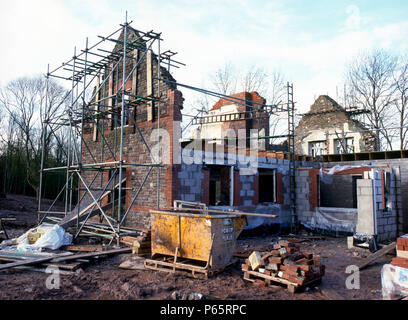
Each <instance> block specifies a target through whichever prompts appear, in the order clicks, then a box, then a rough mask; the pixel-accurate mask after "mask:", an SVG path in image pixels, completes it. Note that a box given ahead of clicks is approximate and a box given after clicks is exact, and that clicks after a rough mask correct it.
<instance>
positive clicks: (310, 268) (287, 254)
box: [242, 239, 325, 286]
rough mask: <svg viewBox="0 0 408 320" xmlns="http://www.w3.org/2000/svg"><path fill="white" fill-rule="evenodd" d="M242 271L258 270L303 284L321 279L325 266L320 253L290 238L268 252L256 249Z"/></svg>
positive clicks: (299, 284)
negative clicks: (309, 250) (307, 248)
mask: <svg viewBox="0 0 408 320" xmlns="http://www.w3.org/2000/svg"><path fill="white" fill-rule="evenodd" d="M242 271H244V272H245V271H256V272H260V273H263V274H265V275H267V276H272V277H275V278H282V279H285V280H287V281H289V282H292V283H294V284H296V285H298V286H302V285H304V284H307V283H308V282H311V281H313V280H316V279H320V278H321V277H322V276H323V275H324V273H325V266H324V265H323V264H321V263H320V256H319V255H313V254H312V253H310V252H306V251H303V250H301V249H300V245H299V243H298V241H297V239H288V240H281V241H279V243H277V244H275V245H274V246H273V250H272V251H270V252H268V253H264V254H260V253H259V252H257V251H254V252H253V253H252V254H251V255H250V256H249V258H248V259H246V260H245V264H243V265H242Z"/></svg>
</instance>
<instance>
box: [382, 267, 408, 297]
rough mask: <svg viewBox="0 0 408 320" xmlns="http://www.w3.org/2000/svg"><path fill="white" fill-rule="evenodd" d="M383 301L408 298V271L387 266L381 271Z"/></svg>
mask: <svg viewBox="0 0 408 320" xmlns="http://www.w3.org/2000/svg"><path fill="white" fill-rule="evenodd" d="M381 285H382V295H383V300H393V299H399V298H404V297H408V269H405V268H401V267H398V266H394V265H392V264H385V265H383V267H382V270H381Z"/></svg>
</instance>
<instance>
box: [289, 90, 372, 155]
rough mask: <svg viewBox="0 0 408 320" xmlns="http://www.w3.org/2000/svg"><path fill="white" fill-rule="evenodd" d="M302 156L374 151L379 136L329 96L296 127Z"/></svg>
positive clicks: (318, 101) (321, 97)
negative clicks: (376, 138) (375, 141)
mask: <svg viewBox="0 0 408 320" xmlns="http://www.w3.org/2000/svg"><path fill="white" fill-rule="evenodd" d="M295 135H296V136H295V152H296V154H299V155H310V156H319V155H324V154H341V153H358V152H365V151H373V148H374V139H375V136H374V135H373V133H372V132H369V131H368V130H367V128H366V127H364V125H363V124H361V123H360V122H359V121H356V120H354V119H353V118H352V117H351V114H350V113H349V112H348V111H347V110H345V109H344V108H343V107H342V106H340V105H339V104H338V103H337V102H336V101H335V100H333V99H332V98H330V97H329V96H326V95H322V96H319V97H318V98H317V99H316V101H315V102H314V103H313V105H312V106H311V107H310V110H309V112H308V113H306V114H304V115H303V117H302V119H301V120H300V122H299V124H298V126H297V127H296V128H295Z"/></svg>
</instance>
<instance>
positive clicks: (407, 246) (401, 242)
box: [391, 234, 408, 269]
mask: <svg viewBox="0 0 408 320" xmlns="http://www.w3.org/2000/svg"><path fill="white" fill-rule="evenodd" d="M391 264H393V265H394V266H398V267H401V268H405V269H408V234H406V235H404V236H402V237H400V238H398V239H397V257H396V258H393V259H392V263H391Z"/></svg>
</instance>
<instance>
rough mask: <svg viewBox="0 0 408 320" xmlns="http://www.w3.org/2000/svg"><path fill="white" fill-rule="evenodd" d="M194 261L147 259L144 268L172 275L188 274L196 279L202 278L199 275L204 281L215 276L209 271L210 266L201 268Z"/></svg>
mask: <svg viewBox="0 0 408 320" xmlns="http://www.w3.org/2000/svg"><path fill="white" fill-rule="evenodd" d="M193 263H194V262H193V261H188V260H187V261H182V262H177V261H176V262H174V261H171V260H170V261H163V260H158V259H146V260H145V261H144V266H145V268H146V269H150V270H156V271H165V272H170V273H176V272H187V273H188V274H191V275H192V276H193V277H194V278H200V277H198V275H201V276H202V277H203V278H204V279H206V280H207V279H208V277H209V276H211V275H213V272H212V271H211V270H210V269H209V267H208V265H206V266H205V267H200V266H197V265H195V264H193Z"/></svg>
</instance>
